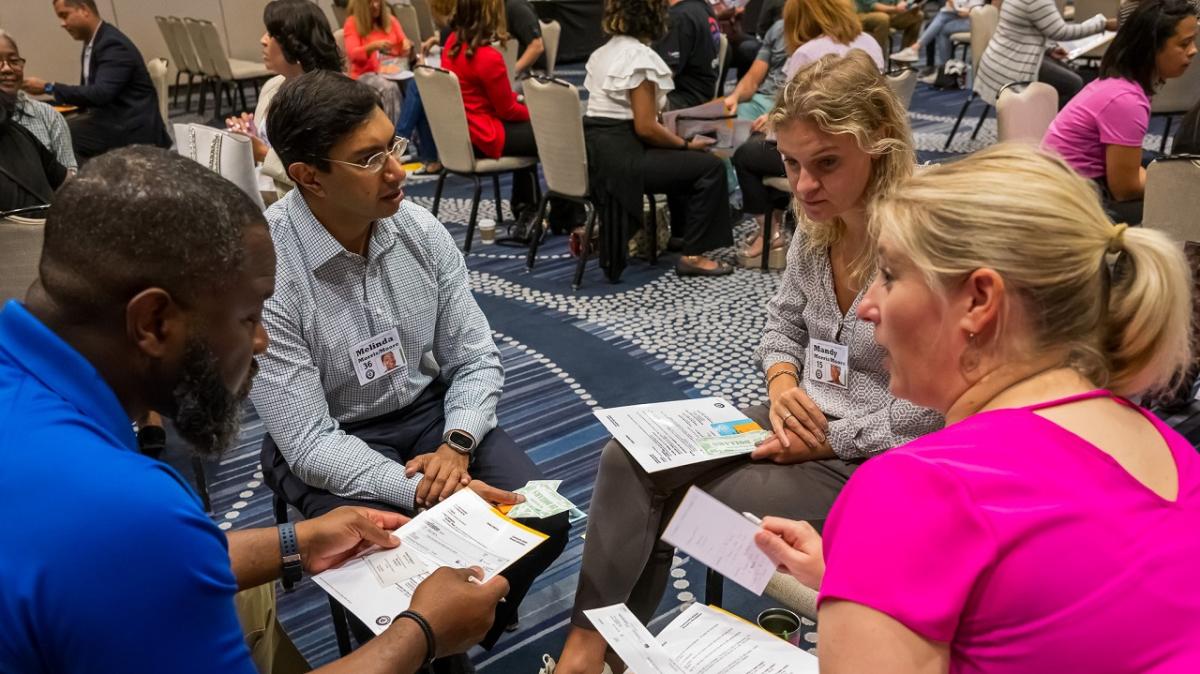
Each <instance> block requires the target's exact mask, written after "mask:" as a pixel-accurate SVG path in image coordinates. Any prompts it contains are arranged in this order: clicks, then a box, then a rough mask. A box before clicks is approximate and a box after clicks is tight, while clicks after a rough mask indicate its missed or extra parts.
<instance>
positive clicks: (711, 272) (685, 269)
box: [675, 260, 733, 276]
mask: <svg viewBox="0 0 1200 674" xmlns="http://www.w3.org/2000/svg"><path fill="white" fill-rule="evenodd" d="M732 273H733V267H731V266H730V265H728V264H726V263H724V262H718V263H717V266H716V267H714V268H712V269H705V268H704V267H701V266H698V265H694V264H691V263H688V262H684V261H683V260H680V261H679V262H677V263H675V274H676V275H677V276H728V275H729V274H732Z"/></svg>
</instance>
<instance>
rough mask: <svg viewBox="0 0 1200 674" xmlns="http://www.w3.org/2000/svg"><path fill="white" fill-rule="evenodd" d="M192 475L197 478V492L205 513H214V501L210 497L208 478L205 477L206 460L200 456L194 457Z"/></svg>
mask: <svg viewBox="0 0 1200 674" xmlns="http://www.w3.org/2000/svg"><path fill="white" fill-rule="evenodd" d="M192 473H194V477H195V478H196V491H197V492H199V493H200V503H201V504H202V505H203V506H204V512H206V513H211V512H212V501H211V500H210V499H209V496H208V478H207V477H206V476H205V475H204V460H203V459H201V458H200V457H198V456H193V457H192Z"/></svg>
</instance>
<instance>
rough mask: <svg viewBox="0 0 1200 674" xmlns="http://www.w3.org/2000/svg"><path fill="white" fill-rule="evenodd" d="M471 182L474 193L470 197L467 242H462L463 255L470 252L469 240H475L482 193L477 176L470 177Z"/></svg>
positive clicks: (481, 186)
mask: <svg viewBox="0 0 1200 674" xmlns="http://www.w3.org/2000/svg"><path fill="white" fill-rule="evenodd" d="M471 180H474V181H475V193H474V194H473V195H472V196H471V219H470V220H467V240H466V241H464V242H463V252H464V253H469V252H471V239H473V238H475V219H476V218H477V217H478V216H479V197H480V195H481V194H482V192H483V185H482V184H481V183H480V182H479V176H471Z"/></svg>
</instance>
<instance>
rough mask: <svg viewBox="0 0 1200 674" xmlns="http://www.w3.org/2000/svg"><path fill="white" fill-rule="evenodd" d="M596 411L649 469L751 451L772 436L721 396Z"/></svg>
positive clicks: (650, 471)
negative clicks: (758, 443)
mask: <svg viewBox="0 0 1200 674" xmlns="http://www.w3.org/2000/svg"><path fill="white" fill-rule="evenodd" d="M594 414H595V415H596V418H597V419H599V420H600V423H602V424H604V427H605V428H607V429H608V432H609V433H612V436H613V438H615V439H616V440H617V441H618V442H620V443H621V446H623V447H624V448H625V451H627V452H629V455H630V456H632V457H633V458H634V459H635V460H636V461H637V462H638V463H639V464H640V465H641V466H642V468H643V469H645V470H646V472H647V473H655V472H658V471H661V470H667V469H668V468H678V467H679V466H687V465H690V464H693V463H700V462H702V461H711V460H713V459H719V458H724V457H729V456H738V455H742V454H749V453H750V452H752V451H754V445H755V443H756V442H759V441H761V440H762V439H763V438H765V437H767V435H768V433H767V432H766V431H763V429H762V427H761V426H759V425H758V424H757V423H755V422H754V421H752V420H750V419H747V418H746V415H744V414H742V413H741V412H740V411H738V408H737V407H735V406H734V405H733V404H732V403H730V402H728V401H726V400H723V399H721V398H696V399H691V400H676V401H671V402H664V403H650V404H648V405H630V406H628V407H611V408H608V409H604V410H597V411H595V412H594Z"/></svg>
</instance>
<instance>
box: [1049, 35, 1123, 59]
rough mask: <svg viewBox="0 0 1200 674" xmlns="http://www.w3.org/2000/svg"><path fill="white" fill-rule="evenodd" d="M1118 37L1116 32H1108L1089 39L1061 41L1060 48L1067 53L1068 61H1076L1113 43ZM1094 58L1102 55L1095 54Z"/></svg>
mask: <svg viewBox="0 0 1200 674" xmlns="http://www.w3.org/2000/svg"><path fill="white" fill-rule="evenodd" d="M1116 36H1117V34H1116V33H1115V32H1112V31H1107V30H1106V31H1104V32H1101V33H1097V34H1095V35H1089V36H1088V37H1083V38H1080V39H1078V40H1059V42H1058V46H1059V47H1062V48H1063V49H1064V50H1065V51H1066V52H1067V60H1068V61H1074V60H1075V59H1077V58H1079V57H1080V56H1083V55H1085V54H1087V53H1088V52H1090V51H1092V50H1093V49H1097V48H1099V47H1103V46H1104V45H1106V44H1108V43H1109V42H1112V41H1113V38H1114V37H1116ZM1093 56H1094V57H1096V58H1099V56H1100V54H1094V55H1093Z"/></svg>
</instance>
